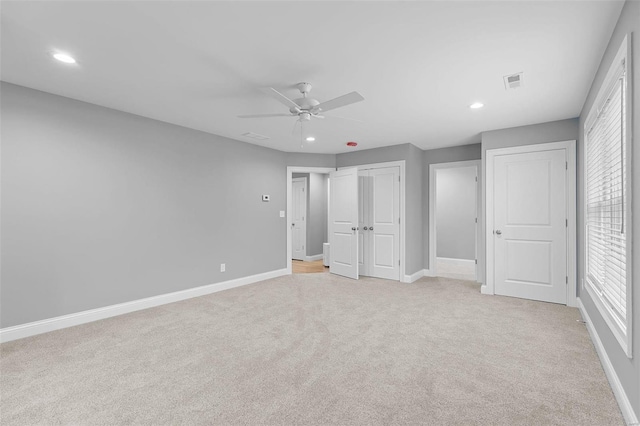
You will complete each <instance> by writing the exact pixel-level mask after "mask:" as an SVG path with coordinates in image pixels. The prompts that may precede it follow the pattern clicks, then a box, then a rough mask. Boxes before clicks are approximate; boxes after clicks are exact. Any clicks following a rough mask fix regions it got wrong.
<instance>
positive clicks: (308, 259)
mask: <svg viewBox="0 0 640 426" xmlns="http://www.w3.org/2000/svg"><path fill="white" fill-rule="evenodd" d="M316 260H322V253H321V254H314V255H313V256H305V257H304V261H305V262H315V261H316Z"/></svg>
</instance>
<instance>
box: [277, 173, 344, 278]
mask: <svg viewBox="0 0 640 426" xmlns="http://www.w3.org/2000/svg"><path fill="white" fill-rule="evenodd" d="M332 170H333V169H329V168H318V167H288V168H287V262H288V265H287V266H288V269H289V271H290V272H291V273H294V274H298V273H323V272H328V271H329V268H328V264H327V266H325V263H326V262H325V261H324V255H325V253H326V252H327V251H328V247H327V243H328V233H327V232H328V230H327V229H328V214H329V213H328V212H329V172H330V171H332Z"/></svg>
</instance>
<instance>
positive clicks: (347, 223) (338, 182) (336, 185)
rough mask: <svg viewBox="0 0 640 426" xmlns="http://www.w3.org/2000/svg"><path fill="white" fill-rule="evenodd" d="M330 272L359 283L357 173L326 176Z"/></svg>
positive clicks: (344, 172) (345, 170) (354, 169)
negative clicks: (327, 186)
mask: <svg viewBox="0 0 640 426" xmlns="http://www.w3.org/2000/svg"><path fill="white" fill-rule="evenodd" d="M329 186H330V190H329V196H330V200H329V244H330V247H331V249H330V253H331V261H330V263H329V272H331V273H332V274H337V275H342V276H345V277H348V278H353V279H358V169H356V168H350V169H342V170H338V171H336V172H331V173H330V174H329Z"/></svg>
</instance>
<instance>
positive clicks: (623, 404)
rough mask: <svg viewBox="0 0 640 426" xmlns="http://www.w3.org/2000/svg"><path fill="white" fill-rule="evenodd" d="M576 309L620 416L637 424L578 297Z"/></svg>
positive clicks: (630, 422) (616, 376)
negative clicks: (587, 332) (594, 350)
mask: <svg viewBox="0 0 640 426" xmlns="http://www.w3.org/2000/svg"><path fill="white" fill-rule="evenodd" d="M578 309H579V310H580V313H581V314H582V318H584V321H585V323H586V324H587V330H588V331H589V335H590V336H591V341H592V342H593V345H594V346H595V347H596V352H597V353H598V356H599V357H600V363H601V364H602V368H603V369H604V372H605V374H606V375H607V379H609V385H610V386H611V389H612V390H613V394H614V395H615V397H616V400H617V401H618V405H619V406H620V411H621V412H622V416H623V417H624V420H625V422H627V424H628V425H630V426H631V425H637V424H638V416H637V415H636V413H634V412H633V407H632V406H631V402H630V401H629V398H628V397H627V394H626V393H625V391H624V388H623V387H622V384H621V383H620V379H619V378H618V375H617V374H616V370H614V368H613V365H612V364H611V360H610V359H609V356H608V355H607V351H606V350H605V349H604V345H603V344H602V341H601V340H600V336H598V332H597V331H596V329H595V327H594V326H593V322H591V317H589V314H588V313H587V310H586V309H585V307H584V305H583V304H582V300H580V298H579V297H578Z"/></svg>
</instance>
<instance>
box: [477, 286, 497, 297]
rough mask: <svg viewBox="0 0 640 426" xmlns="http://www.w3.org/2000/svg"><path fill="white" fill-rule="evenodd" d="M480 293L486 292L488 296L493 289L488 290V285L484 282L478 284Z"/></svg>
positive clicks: (491, 294)
mask: <svg viewBox="0 0 640 426" xmlns="http://www.w3.org/2000/svg"><path fill="white" fill-rule="evenodd" d="M480 294H488V295H490V296H493V294H494V293H493V291H489V287H488V286H487V285H486V284H482V285H481V286H480Z"/></svg>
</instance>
